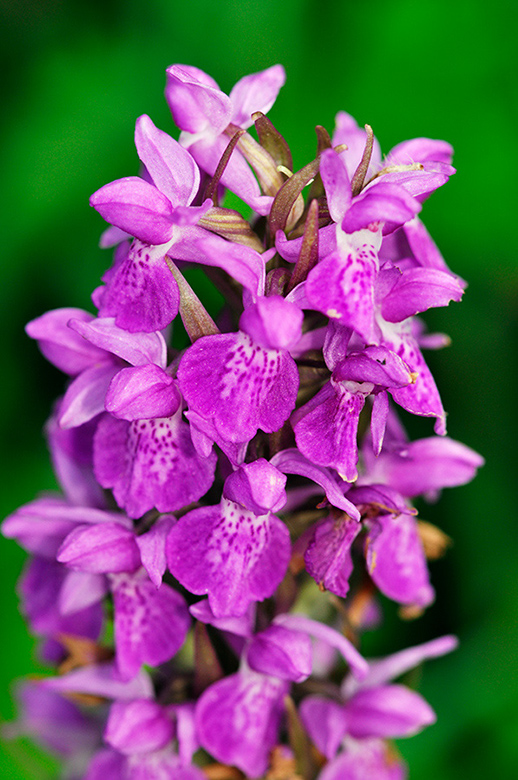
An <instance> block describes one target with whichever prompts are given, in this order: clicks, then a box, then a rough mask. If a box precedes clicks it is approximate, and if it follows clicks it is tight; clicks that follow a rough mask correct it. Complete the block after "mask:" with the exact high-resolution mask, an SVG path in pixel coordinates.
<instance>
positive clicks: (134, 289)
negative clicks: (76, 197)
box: [90, 115, 212, 332]
mask: <svg viewBox="0 0 518 780" xmlns="http://www.w3.org/2000/svg"><path fill="white" fill-rule="evenodd" d="M135 145H136V147H137V151H138V154H139V157H140V159H141V161H142V163H143V164H144V165H145V166H146V171H147V173H148V175H149V177H150V179H151V182H150V181H147V180H145V179H141V178H138V177H136V176H128V177H126V178H124V179H118V180H117V181H113V182H111V183H110V184H106V185H105V186H104V187H101V189H100V190H97V192H95V193H94V194H93V195H92V196H91V198H90V205H91V206H93V207H94V208H95V209H96V210H97V211H98V212H99V213H100V214H101V216H102V217H104V219H106V220H107V221H108V222H110V223H111V224H112V225H115V226H116V227H117V228H119V229H121V230H122V231H124V232H125V233H127V234H129V235H130V236H133V237H134V238H135V241H134V242H133V243H132V245H131V247H130V248H129V250H128V251H127V252H126V251H125V250H124V249H123V250H122V251H120V252H118V254H117V256H116V265H115V266H114V267H113V268H112V269H110V271H109V272H108V274H107V275H106V276H105V277H104V281H105V282H106V287H105V288H104V289H102V290H97V291H96V303H97V305H98V306H99V309H100V315H101V316H102V317H115V318H116V322H117V325H118V326H119V327H121V328H124V329H125V330H129V331H131V332H136V331H155V330H163V329H164V328H166V327H167V326H168V325H169V324H170V323H171V322H172V320H173V319H174V318H175V317H176V315H177V313H178V304H179V292H178V286H177V283H176V281H175V279H174V277H173V276H172V274H171V272H170V270H169V268H168V267H167V264H166V262H165V257H166V255H167V253H168V252H171V251H174V256H175V257H177V258H178V259H191V257H192V255H193V250H192V249H191V248H190V242H191V240H192V238H193V235H192V233H191V228H192V226H194V225H195V224H196V222H198V220H199V219H200V218H201V217H202V216H203V214H204V213H205V212H206V211H207V210H208V209H209V208H211V206H212V202H211V201H210V200H207V201H205V203H204V204H203V206H201V207H195V206H191V205H190V204H191V203H192V201H193V199H194V197H195V195H196V193H197V191H198V188H199V184H200V173H199V170H198V167H197V165H196V163H195V162H194V160H193V158H192V157H191V155H190V154H189V153H188V152H187V151H186V150H185V149H183V148H182V147H181V146H180V144H178V142H177V141H175V140H173V139H172V138H171V137H170V136H168V135H167V134H166V133H164V132H162V131H161V130H158V128H156V127H155V125H154V124H153V122H152V121H151V119H150V118H149V117H148V116H145V115H144V116H141V117H140V118H139V119H138V120H137V125H136V129H135ZM200 236H203V231H202V230H200V232H199V233H194V238H196V237H198V238H199V237H200ZM173 246H174V250H172V247H173ZM185 252H187V257H185V258H184V254H185ZM194 256H195V257H199V254H198V255H197V254H196V252H194Z"/></svg>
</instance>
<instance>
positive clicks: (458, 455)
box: [381, 436, 484, 498]
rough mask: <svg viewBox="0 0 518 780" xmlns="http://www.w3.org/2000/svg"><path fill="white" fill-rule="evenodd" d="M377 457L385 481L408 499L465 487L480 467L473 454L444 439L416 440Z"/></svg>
mask: <svg viewBox="0 0 518 780" xmlns="http://www.w3.org/2000/svg"><path fill="white" fill-rule="evenodd" d="M381 457H382V459H383V460H385V461H386V465H385V471H386V475H387V481H388V482H389V484H390V485H392V486H393V487H394V488H395V489H396V490H398V491H399V492H400V493H402V494H403V495H404V496H408V498H413V497H414V496H418V495H422V494H426V493H430V492H435V491H437V490H441V489H442V488H445V487H456V486H457V485H465V484H466V482H470V481H471V480H472V479H473V477H474V476H475V472H476V469H477V468H480V467H481V466H483V465H484V459H483V458H482V457H481V456H480V455H479V454H478V453H477V452H475V451H474V450H472V449H470V448H469V447H466V445H465V444H461V443H460V442H458V441H454V440H453V439H450V438H448V437H444V438H442V437H441V438H439V437H435V436H434V437H430V438H427V439H418V440H417V441H414V442H411V443H410V444H408V446H407V447H405V448H403V449H401V450H399V451H396V452H393V453H390V454H388V453H387V454H386V455H384V454H383V455H382V456H381Z"/></svg>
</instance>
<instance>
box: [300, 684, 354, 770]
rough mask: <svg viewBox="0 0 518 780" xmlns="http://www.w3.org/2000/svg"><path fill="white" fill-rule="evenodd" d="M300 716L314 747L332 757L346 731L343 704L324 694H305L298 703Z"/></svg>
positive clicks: (327, 756)
mask: <svg viewBox="0 0 518 780" xmlns="http://www.w3.org/2000/svg"><path fill="white" fill-rule="evenodd" d="M300 717H301V720H302V723H303V724H304V727H305V728H306V730H307V732H308V734H309V736H310V737H311V740H312V742H314V743H315V747H317V748H318V750H320V752H321V753H323V755H324V756H325V757H326V758H329V759H332V758H334V757H335V755H336V753H337V751H338V748H339V747H340V743H341V742H342V740H343V738H344V736H345V734H346V732H347V725H348V723H347V718H346V715H345V712H344V706H343V704H339V703H338V702H336V701H332V700H331V699H326V698H324V696H306V698H305V699H303V700H302V702H301V705H300Z"/></svg>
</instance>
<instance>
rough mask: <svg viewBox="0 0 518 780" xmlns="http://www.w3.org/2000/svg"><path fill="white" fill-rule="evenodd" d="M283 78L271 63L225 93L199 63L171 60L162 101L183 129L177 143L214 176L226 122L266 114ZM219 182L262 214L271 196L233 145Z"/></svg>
mask: <svg viewBox="0 0 518 780" xmlns="http://www.w3.org/2000/svg"><path fill="white" fill-rule="evenodd" d="M285 78H286V76H285V73H284V68H283V67H282V66H281V65H274V66H273V67H271V68H267V69H266V70H264V71H261V72H259V73H253V74H251V75H249V76H245V77H244V78H242V79H241V80H240V81H238V82H237V84H236V85H235V86H234V87H233V89H232V91H231V93H230V96H227V95H225V94H224V93H223V92H221V90H220V89H219V87H218V85H217V84H216V82H215V81H214V79H212V78H211V77H210V76H209V75H208V74H207V73H204V72H203V71H202V70H200V69H199V68H195V67H193V66H191V65H171V67H170V68H168V69H167V85H166V90H165V94H166V100H167V102H168V104H169V107H170V109H171V113H172V115H173V119H174V121H175V122H176V124H177V125H178V127H179V128H180V129H181V130H182V131H183V132H182V134H181V136H180V143H181V144H182V146H184V147H186V148H187V149H188V150H189V152H190V153H191V154H192V156H193V158H194V159H195V160H196V162H197V163H198V165H199V166H200V168H202V169H203V170H204V171H207V173H208V174H210V175H211V176H212V175H214V172H215V170H216V167H217V165H218V163H219V161H220V159H221V157H222V155H223V153H224V151H225V148H226V146H227V144H228V141H229V137H227V136H226V135H225V132H224V131H225V129H226V128H227V127H228V125H229V124H232V125H235V126H236V127H240V128H242V129H246V128H248V127H250V126H251V125H252V123H253V119H252V114H253V113H254V112H256V111H260V112H262V113H264V114H266V113H268V111H269V110H270V108H271V107H272V105H273V104H274V102H275V99H276V97H277V94H278V92H279V89H280V88H281V87H282V86H283V84H284V81H285ZM221 184H222V185H224V186H225V187H228V188H229V189H231V190H232V191H233V192H235V193H236V195H238V196H239V197H240V198H242V199H243V200H244V201H245V203H248V204H249V205H250V206H252V208H253V209H255V211H257V212H258V213H259V214H268V211H269V209H270V206H271V202H272V198H271V197H267V196H262V195H261V194H260V190H259V187H258V184H257V180H256V178H255V176H254V174H253V173H252V170H251V169H250V168H249V166H248V164H247V163H246V161H245V158H244V157H243V155H242V154H241V152H240V151H239V149H234V151H233V153H232V156H231V157H230V160H229V162H228V164H227V166H226V168H225V171H224V173H223V175H222V177H221Z"/></svg>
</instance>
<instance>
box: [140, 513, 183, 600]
mask: <svg viewBox="0 0 518 780" xmlns="http://www.w3.org/2000/svg"><path fill="white" fill-rule="evenodd" d="M175 523H176V518H175V517H173V515H162V516H161V517H159V518H158V520H157V521H156V522H155V523H154V525H153V526H152V527H151V528H150V529H149V531H146V533H145V534H141V535H140V536H137V537H135V541H136V542H137V545H138V548H139V550H140V557H141V559H142V565H143V567H144V568H145V570H146V571H147V573H148V576H149V579H150V580H151V582H152V583H153V584H154V585H155V586H156V587H157V588H158V587H160V584H161V582H162V577H163V576H164V572H165V570H166V567H167V562H166V555H165V543H166V538H167V535H168V534H169V531H170V530H171V528H172V527H173V525H174V524H175Z"/></svg>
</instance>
